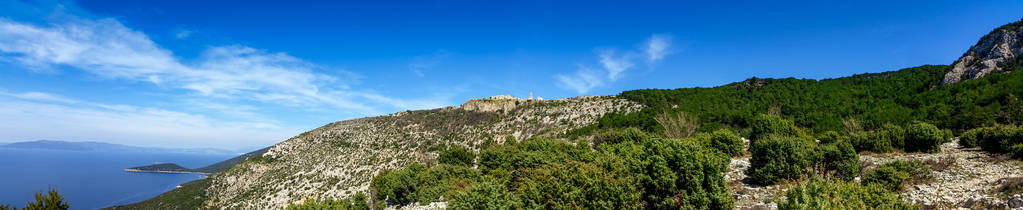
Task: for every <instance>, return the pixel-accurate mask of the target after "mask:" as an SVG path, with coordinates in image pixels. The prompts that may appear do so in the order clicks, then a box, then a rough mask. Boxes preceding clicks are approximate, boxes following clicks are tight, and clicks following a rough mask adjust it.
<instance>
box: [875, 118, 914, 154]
mask: <svg viewBox="0 0 1023 210" xmlns="http://www.w3.org/2000/svg"><path fill="white" fill-rule="evenodd" d="M874 132H875V134H874V137H875V138H877V139H879V140H881V141H887V142H890V143H889V144H891V145H892V147H893V148H899V149H905V148H906V142H905V141H906V129H904V128H902V127H900V126H898V125H894V124H891V123H886V124H884V125H883V126H881V129H878V130H876V131H874Z"/></svg>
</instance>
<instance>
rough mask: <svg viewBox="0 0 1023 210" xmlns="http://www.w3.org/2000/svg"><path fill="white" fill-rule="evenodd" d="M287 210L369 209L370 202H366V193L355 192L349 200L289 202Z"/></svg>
mask: <svg viewBox="0 0 1023 210" xmlns="http://www.w3.org/2000/svg"><path fill="white" fill-rule="evenodd" d="M285 209H287V210H324V209H336V210H369V203H366V195H365V194H362V193H358V194H355V196H353V197H352V199H347V200H341V201H337V200H307V201H305V202H303V203H300V204H288V207H286V208H285Z"/></svg>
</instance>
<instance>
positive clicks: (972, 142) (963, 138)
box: [959, 128, 989, 148]
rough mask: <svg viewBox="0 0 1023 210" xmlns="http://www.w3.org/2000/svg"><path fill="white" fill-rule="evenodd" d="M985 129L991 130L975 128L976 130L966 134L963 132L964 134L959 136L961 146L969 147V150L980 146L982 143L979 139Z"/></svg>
mask: <svg viewBox="0 0 1023 210" xmlns="http://www.w3.org/2000/svg"><path fill="white" fill-rule="evenodd" d="M984 129H989V128H974V129H970V130H967V131H966V132H963V133H962V134H960V135H959V146H962V147H967V148H971V147H978V146H980V142H979V140H978V139H977V138H978V135H979V134H980V133H981V132H983V130H984Z"/></svg>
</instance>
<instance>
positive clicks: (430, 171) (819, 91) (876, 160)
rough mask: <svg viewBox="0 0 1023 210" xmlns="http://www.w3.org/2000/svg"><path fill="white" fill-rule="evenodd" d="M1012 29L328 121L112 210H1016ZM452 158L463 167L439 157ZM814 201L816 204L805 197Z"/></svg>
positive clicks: (1018, 135)
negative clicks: (704, 81) (818, 74)
mask: <svg viewBox="0 0 1023 210" xmlns="http://www.w3.org/2000/svg"><path fill="white" fill-rule="evenodd" d="M1019 24H1020V23H1019V22H1017V23H1011V24H1008V25H1006V26H1003V27H1000V28H998V29H995V30H994V31H992V32H991V34H989V35H988V36H985V37H983V38H982V39H981V40H980V41H979V42H978V44H977V45H975V46H974V47H972V48H971V50H970V52H967V53H965V54H964V57H963V58H960V60H959V61H957V62H956V63H954V64H953V66H945V65H925V66H920V67H914V68H907V69H902V70H898V71H891V72H883V73H869V74H859V75H853V76H849V77H841V78H833V79H822V80H813V79H794V78H786V79H762V78H751V79H748V80H745V81H742V82H736V83H731V84H727V85H722V86H718V87H712V88H682V89H673V90H657V89H650V90H633V91H626V92H623V93H621V94H619V95H616V96H588V97H578V98H569V99H559V100H546V101H541V100H524V99H515V98H508V97H505V96H499V97H492V98H488V99H473V100H470V101H469V102H466V103H465V104H463V105H462V107H459V108H455V107H448V108H442V109H434V110H421V111H407V112H399V113H394V114H391V115H386V116H379V117H370V118H362V119H353V120H346V121H341V122H335V123H331V124H328V125H325V126H323V127H320V128H317V129H314V130H312V131H308V132H306V133H303V134H301V135H299V136H296V137H293V138H291V139H289V140H287V141H284V142H281V143H279V144H277V145H274V146H272V147H270V148H269V150H268V151H267V152H266V153H265V154H262V155H259V156H253V157H251V158H248V159H247V160H245V161H244V162H241V163H239V164H237V165H235V166H233V167H231V168H229V169H227V170H224V171H221V172H219V173H216V174H213V175H210V176H209V178H207V179H206V180H204V181H202V182H197V183H192V184H189V186H183V187H182V188H181V189H179V190H175V191H172V192H168V193H165V194H164V195H161V196H159V197H157V198H154V199H151V200H149V201H144V202H142V203H139V204H133V205H129V206H126V208H197V207H209V208H227V209H235V208H240V209H280V208H283V207H285V206H287V205H289V204H301V203H305V202H307V201H315V200H338V199H348V198H352V197H353V195H356V194H357V193H362V194H368V195H369V199H372V200H371V202H370V203H371V204H374V205H386V204H391V205H398V206H410V205H411V206H415V205H416V204H418V205H427V204H428V203H427V202H433V201H438V200H439V201H452V200H454V201H453V202H451V203H448V204H450V205H451V207H453V208H457V209H472V207H474V205H475V207H481V206H485V205H498V206H504V207H516V208H600V207H605V208H606V207H613V208H618V207H622V208H667V207H679V208H684V207H694V208H696V207H700V208H714V209H718V208H722V209H727V208H794V209H800V208H813V207H814V206H813V205H824V207H822V206H815V207H816V208H828V206H827V205H825V204H828V205H830V204H832V203H830V202H837V203H838V204H834V205H839V206H830V208H841V207H845V208H895V209H914V208H919V207H920V206H925V207H934V208H955V207H967V208H1007V207H1013V208H1018V207H1023V205H1018V206H1017V204H1018V203H1014V202H1017V201H1019V202H1023V200H1021V199H1016V198H1019V197H1021V196H1020V195H1019V194H1020V192H1019V191H1018V190H1019V186H1023V184H1021V182H1020V181H1018V180H1023V178H1017V176H1018V174H1013V172H1018V171H1021V169H1020V167H1019V166H1020V165H1021V163H1020V162H1019V161H1018V160H1011V159H1013V158H1015V159H1021V158H1023V129H1020V128H1018V127H1015V126H1004V125H1018V124H1020V123H1023V100H1021V99H1020V98H1019V97H1018V96H1020V95H1023V71H1019V69H1020V66H1019V65H1016V64H1015V62H1017V61H1018V60H1019V58H1018V57H1016V56H1015V55H1016V54H1018V53H1015V52H1017V51H1019V50H1020V49H1021V46H1020V45H1019V44H1017V43H1018V42H1017V41H1016V40H1017V39H1016V38H1018V37H1019V34H1018V33H1015V32H1014V31H1016V30H1018V29H1019V27H1018V25H1019ZM991 46H995V47H993V48H992V47H991ZM991 49H996V50H995V51H997V52H1013V53H1002V54H998V55H997V56H990V55H991V54H985V53H984V52H987V51H991ZM970 56H973V57H975V58H969V57H970ZM978 62H979V63H981V64H984V65H983V66H972V67H971V66H969V65H966V64H971V65H972V64H975V63H978ZM964 72H965V73H964ZM949 75H952V76H951V77H950V76H949ZM956 75H974V76H956ZM949 78H961V79H960V80H956V81H954V82H952V81H950V80H949ZM988 126H996V127H990V128H981V127H988ZM998 126H1000V127H998ZM637 128H638V129H637ZM977 128H980V129H977ZM686 129H691V130H688V131H686ZM680 130H682V132H679V131H680ZM978 133H979V134H978ZM739 136H742V137H744V138H742V140H741V141H740V140H739V138H740V137H739ZM956 136H959V137H958V138H955V137H956ZM506 139H508V140H514V139H518V140H522V142H520V143H504V141H505V140H506ZM964 139H966V140H967V141H964ZM976 139H982V140H976ZM978 141H979V143H978ZM758 142H765V143H758ZM971 142H972V143H971ZM591 143H592V144H591ZM461 147H464V148H467V150H468V152H465V151H462V152H461V154H466V155H465V156H464V157H467V159H466V160H464V161H462V162H461V164H462V165H458V164H457V163H459V162H457V161H456V162H441V161H439V160H438V159H440V158H439V157H438V156H439V155H438V153H445V154H451V153H453V152H452V151H458V149H457V148H461ZM978 147H979V148H981V149H980V150H977V149H975V148H978ZM477 156H478V157H479V158H478V159H477ZM696 160H701V161H696ZM702 160H706V161H702ZM896 160H904V161H896ZM446 161H450V160H446ZM691 161H696V162H691ZM924 169H926V170H924ZM924 171H925V172H926V173H925V172H924ZM693 180H697V181H698V182H693ZM1012 180H1017V181H1012ZM371 182H373V185H372V187H371V184H370V183H371ZM626 183H628V184H626ZM694 183H697V184H694ZM726 183H727V185H726ZM861 183H862V185H861ZM726 186H727V188H728V189H727V192H729V193H730V194H731V196H722V194H721V192H722V190H724V189H723V188H724V187H726ZM945 188H948V189H945ZM790 189H798V190H794V191H790ZM940 190H948V191H940ZM815 192H816V194H815ZM833 192H841V193H844V194H828V193H833ZM187 193H195V194H187ZM801 193H802V194H801ZM824 194H826V195H829V196H833V197H813V196H822V195H824ZM948 195H956V196H948ZM795 196H807V197H808V198H806V200H801V199H796V198H795ZM967 196H969V198H965V197H967ZM1013 196H1015V197H1013ZM174 198H182V199H185V200H187V202H186V201H185V200H183V201H182V202H181V203H189V204H190V205H195V206H181V205H178V204H176V202H174V200H173V199H174ZM362 198H365V197H362ZM812 199H820V200H812ZM845 199H848V201H847V202H846V200H845ZM419 201H422V202H423V203H420V202H419ZM591 201H592V202H591ZM811 201H818V202H816V203H815V202H811ZM495 202H497V203H495ZM800 202H808V203H800ZM442 203H443V202H442ZM445 205H447V204H445ZM711 205H713V207H711ZM625 206H627V207H625ZM491 207H493V206H491Z"/></svg>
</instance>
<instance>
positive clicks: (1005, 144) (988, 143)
mask: <svg viewBox="0 0 1023 210" xmlns="http://www.w3.org/2000/svg"><path fill="white" fill-rule="evenodd" d="M977 143H978V145H979V146H980V148H981V149H983V150H984V151H988V152H993V153H1007V152H1009V148H1011V147H1012V146H1013V145H1016V144H1019V143H1023V136H1021V131H1020V129H1019V128H1018V127H1016V126H994V127H988V128H983V129H980V132H979V133H978V134H977Z"/></svg>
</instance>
